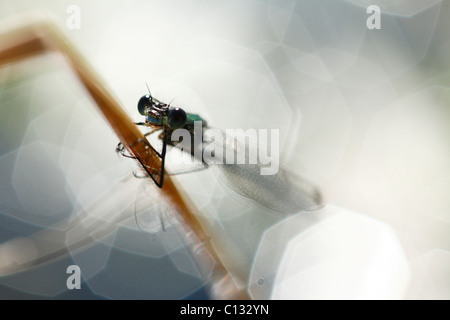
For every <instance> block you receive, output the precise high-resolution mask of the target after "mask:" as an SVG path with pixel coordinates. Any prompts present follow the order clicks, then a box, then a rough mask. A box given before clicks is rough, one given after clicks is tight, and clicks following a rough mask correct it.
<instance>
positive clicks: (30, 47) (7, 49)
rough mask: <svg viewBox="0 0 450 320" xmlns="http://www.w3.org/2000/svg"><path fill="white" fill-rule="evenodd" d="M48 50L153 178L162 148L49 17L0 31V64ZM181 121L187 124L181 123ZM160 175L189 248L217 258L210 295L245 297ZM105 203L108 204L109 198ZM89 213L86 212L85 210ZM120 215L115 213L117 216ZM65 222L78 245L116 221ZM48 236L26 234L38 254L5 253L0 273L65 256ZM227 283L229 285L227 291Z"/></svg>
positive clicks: (156, 111)
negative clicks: (191, 242)
mask: <svg viewBox="0 0 450 320" xmlns="http://www.w3.org/2000/svg"><path fill="white" fill-rule="evenodd" d="M47 52H56V53H58V54H60V56H61V57H62V58H63V59H64V61H65V62H66V63H67V64H68V66H69V67H70V68H71V69H72V71H73V73H74V75H75V76H76V77H77V78H78V80H79V81H80V83H81V84H82V85H83V86H84V87H85V88H86V90H87V93H88V94H89V95H90V96H91V97H92V99H93V101H94V102H95V104H96V106H97V108H98V110H99V111H100V113H101V114H102V115H103V117H104V120H105V122H107V123H109V125H110V126H111V128H112V129H113V130H114V132H115V133H116V135H117V137H118V138H119V140H120V142H121V144H122V146H123V148H124V149H126V150H127V151H128V152H129V154H130V156H132V157H133V158H134V159H136V160H137V161H138V162H139V164H140V165H141V166H142V167H143V168H144V169H145V170H146V171H147V172H150V173H151V174H154V175H156V177H158V172H159V173H161V172H164V158H165V157H164V156H165V154H164V152H162V153H158V152H156V150H155V149H154V148H153V147H152V146H151V145H150V143H149V142H148V141H147V139H146V138H145V136H144V135H143V134H142V133H141V132H140V131H139V129H138V128H137V127H136V125H135V124H134V123H133V122H132V121H131V120H130V119H129V117H128V116H127V114H126V113H125V112H124V111H123V110H122V108H121V107H120V105H119V103H118V102H117V101H116V100H115V99H114V97H113V96H112V94H111V93H110V92H109V90H108V89H107V88H106V86H105V85H104V84H103V81H101V80H100V78H99V77H98V76H97V74H96V73H95V72H94V71H93V69H92V68H91V67H90V66H89V64H88V63H87V61H85V59H84V58H83V57H82V56H81V54H80V53H78V51H77V50H76V48H75V47H73V46H72V45H71V44H70V41H69V40H68V39H67V38H66V37H65V36H64V34H63V33H62V32H61V31H60V30H59V29H58V28H57V27H55V26H54V25H53V24H52V23H51V22H49V21H46V20H37V21H31V22H27V23H26V24H25V25H23V24H22V23H20V25H19V26H17V25H16V26H15V28H14V29H12V30H10V31H9V32H6V33H4V34H2V35H0V66H2V65H6V64H10V63H14V62H18V61H21V60H24V59H26V58H29V57H31V56H36V55H40V54H44V53H47ZM141 105H143V106H144V110H145V109H146V108H147V109H148V110H147V111H148V112H150V113H151V115H152V116H153V117H151V118H150V119H148V118H147V120H150V121H151V122H152V123H153V125H154V126H156V127H160V128H163V129H164V128H170V130H173V129H174V128H177V127H179V126H183V112H181V111H179V109H178V110H175V111H172V109H170V107H168V106H166V105H164V104H161V103H160V102H159V101H157V100H153V99H150V100H149V99H147V101H146V102H145V103H144V104H141ZM184 125H186V124H185V123H184ZM166 133H167V131H166ZM95 138H96V137H93V139H95ZM93 146H95V143H93ZM160 176H161V179H159V180H158V179H155V180H157V181H159V186H160V187H161V191H160V193H159V194H158V196H160V197H164V199H165V201H166V202H167V203H169V204H170V205H171V206H172V207H173V208H174V209H175V210H176V212H177V216H179V218H180V219H181V221H183V228H185V229H186V230H185V231H186V234H190V235H195V239H197V240H196V241H197V243H198V244H199V246H196V248H194V249H192V253H193V254H194V255H195V256H196V257H197V258H198V259H199V260H202V259H203V258H205V257H206V256H208V257H212V258H213V259H214V260H215V264H214V267H213V270H212V271H211V274H210V283H211V287H212V289H211V290H212V292H213V294H215V295H216V296H217V297H222V298H223V297H225V296H226V297H227V298H237V297H240V298H244V299H248V298H249V296H248V294H247V292H246V291H245V290H241V289H240V288H238V287H237V286H236V285H235V283H234V282H233V280H232V278H231V276H230V274H229V273H228V270H227V269H226V268H225V265H224V264H223V263H222V261H221V259H220V258H219V254H218V253H217V250H216V249H215V248H214V246H213V244H212V240H211V238H210V237H209V235H208V234H207V233H206V231H205V229H204V228H203V227H202V225H201V224H200V222H199V221H198V219H197V217H196V216H195V214H194V212H193V211H195V210H196V209H195V208H194V207H192V206H191V207H188V206H187V204H186V202H185V200H184V199H183V197H182V195H181V194H180V193H179V191H178V189H177V187H176V186H175V184H174V183H173V182H172V181H171V179H170V177H166V179H165V180H164V186H163V185H162V177H163V175H162V174H160ZM155 182H156V181H155ZM121 193H122V192H120V190H119V192H118V195H120V194H121ZM124 200H126V199H124ZM104 204H105V205H106V204H107V202H106V203H104ZM87 216H89V215H88V214H87ZM123 218H124V217H120V218H119V217H118V220H119V219H120V220H121V219H123ZM94 220H95V219H94ZM118 220H116V221H118ZM63 226H64V230H65V234H75V235H76V237H75V238H76V240H75V242H74V243H73V246H72V248H77V249H80V248H84V247H85V246H87V245H89V244H91V242H92V239H95V238H96V237H97V236H98V237H103V236H105V235H107V234H108V233H109V232H110V231H111V230H113V229H114V221H113V222H112V223H110V224H108V225H105V224H103V225H102V224H99V223H98V222H96V223H89V224H87V225H85V224H84V223H80V220H79V219H70V221H65V222H64V223H63ZM52 236H54V234H53V233H52V230H51V229H50V230H44V231H42V234H41V233H38V234H37V235H36V236H35V237H34V236H30V237H28V238H29V239H32V240H29V241H32V242H33V243H36V246H37V247H39V248H42V250H41V251H40V252H39V253H38V254H36V256H33V257H31V258H29V259H26V261H21V262H18V261H16V260H14V257H12V258H11V257H9V256H8V257H9V258H11V259H13V260H11V261H9V260H8V259H6V258H5V259H2V260H4V261H2V262H4V264H5V266H6V269H4V270H0V274H9V273H15V272H18V271H23V270H27V269H29V268H31V267H34V266H37V265H41V264H43V263H46V262H49V261H53V260H55V259H58V258H60V257H63V256H65V255H67V253H68V250H67V248H66V245H67V244H66V243H65V242H64V241H63V242H57V243H55V244H54V245H51V246H48V243H47V242H45V241H44V242H43V243H41V242H42V241H41V239H44V238H47V237H49V238H52ZM56 238H57V237H56ZM2 245H3V244H2ZM5 246H6V247H8V246H9V244H8V243H7V244H5ZM199 248H204V249H206V252H207V253H208V255H205V254H204V253H205V251H204V250H203V251H202V254H198V253H197V252H200V251H199ZM202 255H203V256H202ZM222 288H227V290H223V289H222ZM229 288H231V289H230V290H229ZM222 294H223V295H222Z"/></svg>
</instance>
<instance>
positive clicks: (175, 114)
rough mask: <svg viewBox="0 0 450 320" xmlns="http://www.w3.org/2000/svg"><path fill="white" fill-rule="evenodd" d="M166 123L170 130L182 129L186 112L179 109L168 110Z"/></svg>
mask: <svg viewBox="0 0 450 320" xmlns="http://www.w3.org/2000/svg"><path fill="white" fill-rule="evenodd" d="M167 123H168V125H169V127H170V129H172V130H176V129H179V128H183V127H184V125H185V124H186V112H184V110H183V109H181V108H170V110H169V113H168V114H167Z"/></svg>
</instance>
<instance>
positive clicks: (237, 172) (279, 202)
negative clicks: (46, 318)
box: [116, 90, 323, 215]
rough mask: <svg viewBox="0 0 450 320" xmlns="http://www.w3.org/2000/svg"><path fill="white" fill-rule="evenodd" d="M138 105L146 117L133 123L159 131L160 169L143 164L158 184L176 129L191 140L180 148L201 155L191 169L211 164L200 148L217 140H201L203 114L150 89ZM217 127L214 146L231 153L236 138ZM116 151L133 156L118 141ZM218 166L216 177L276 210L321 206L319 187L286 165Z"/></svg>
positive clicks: (173, 145) (205, 127) (290, 211)
mask: <svg viewBox="0 0 450 320" xmlns="http://www.w3.org/2000/svg"><path fill="white" fill-rule="evenodd" d="M137 109H138V112H139V113H140V114H141V115H143V116H145V121H144V122H137V123H135V124H136V125H141V126H147V127H151V128H152V130H151V131H149V132H148V133H146V134H145V136H146V137H148V136H150V135H152V134H154V133H155V132H157V131H162V133H161V134H159V135H158V138H159V140H160V141H161V142H162V151H161V152H158V151H156V150H155V149H154V148H153V146H152V148H153V152H154V153H156V154H157V155H158V157H160V159H161V163H162V165H161V167H160V169H159V170H155V168H153V167H151V166H144V169H145V170H146V171H147V173H148V174H149V176H150V177H151V178H152V179H153V181H154V182H155V183H156V185H157V186H159V187H162V184H163V178H164V174H165V170H164V167H165V158H166V154H167V153H166V152H167V149H168V148H167V146H170V147H171V148H176V147H178V144H177V143H175V142H174V141H172V139H170V137H171V136H172V133H173V132H174V131H175V130H177V129H184V130H186V131H187V132H188V137H189V138H190V140H189V141H190V143H188V144H187V145H186V143H185V144H183V148H182V150H183V152H185V153H189V154H190V156H191V157H198V158H200V159H198V160H200V164H201V165H200V166H196V167H194V168H193V169H192V170H191V171H196V170H200V169H206V168H208V167H209V166H210V164H209V163H208V162H207V161H205V159H204V157H203V154H204V152H203V151H204V150H205V148H206V147H207V146H208V144H214V143H215V142H216V141H213V142H208V143H206V144H204V143H203V140H204V138H205V135H206V134H207V130H208V128H209V127H208V124H207V122H206V121H205V120H204V119H203V118H202V117H200V116H199V115H197V114H190V113H186V112H185V111H184V110H183V109H181V108H173V107H171V106H170V104H166V103H163V102H161V101H159V100H158V99H156V98H154V97H152V95H151V93H150V90H149V94H147V95H144V96H142V97H141V98H140V99H139V101H138V103H137ZM195 122H200V123H201V124H202V126H201V130H200V133H201V138H200V139H195V137H194V136H195V134H196V132H195ZM217 130H218V129H217ZM219 131H220V134H221V135H223V136H225V143H223V144H222V145H221V146H217V147H218V148H220V149H222V150H221V151H222V153H221V154H222V155H223V156H224V155H225V153H226V152H225V149H227V148H229V149H231V150H233V153H234V154H236V153H237V151H236V149H237V146H236V141H235V140H234V139H233V138H232V137H227V136H226V134H225V133H224V132H223V131H221V130H219ZM207 140H209V139H207ZM149 145H150V146H151V145H152V144H150V143H149ZM116 151H117V152H120V153H121V154H122V155H123V156H125V157H129V158H135V157H134V156H131V155H129V154H127V153H126V152H125V149H124V147H123V145H122V144H121V143H119V144H118V146H117V148H116ZM245 152H246V153H247V154H246V155H245V158H248V157H249V155H248V152H250V151H249V150H248V149H245ZM217 167H218V168H219V171H220V175H219V179H220V180H221V181H222V182H223V183H224V184H225V185H227V186H228V187H229V188H230V189H231V190H233V191H234V192H236V193H238V194H240V195H241V196H243V197H245V198H247V199H251V200H253V201H254V202H255V203H257V204H258V205H261V206H263V207H265V208H267V209H269V210H272V211H274V212H276V213H281V214H284V215H286V214H294V213H298V212H300V211H311V210H316V209H318V208H320V207H321V206H323V199H322V195H321V192H320V191H319V189H318V188H317V187H316V186H315V185H313V184H312V183H311V182H309V181H307V180H306V179H303V178H302V177H299V176H296V175H295V174H293V173H292V172H290V171H288V170H287V169H285V168H280V170H278V172H277V173H276V174H274V175H261V174H260V172H261V170H260V169H261V165H260V164H258V163H256V164H250V163H244V164H237V163H232V164H227V163H226V161H221V164H218V165H217ZM182 172H186V171H182ZM135 176H137V175H135Z"/></svg>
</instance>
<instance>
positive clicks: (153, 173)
mask: <svg viewBox="0 0 450 320" xmlns="http://www.w3.org/2000/svg"><path fill="white" fill-rule="evenodd" d="M137 109H138V111H139V113H140V114H141V115H143V116H145V121H144V122H135V124H136V125H139V126H146V127H150V128H152V130H151V131H149V132H148V133H146V134H145V135H144V136H146V137H147V136H149V135H151V134H154V133H155V132H158V131H162V132H161V133H160V134H159V139H160V140H161V141H162V149H161V151H158V150H156V148H154V147H153V146H152V144H149V147H150V148H151V149H152V152H153V153H155V154H156V155H157V156H158V157H159V158H160V159H161V165H160V166H158V167H153V166H148V165H146V166H144V169H145V171H146V172H147V173H148V175H149V176H150V177H151V178H152V179H153V181H154V182H155V184H156V185H157V186H158V187H160V188H161V187H162V185H163V181H164V169H165V158H166V151H167V145H170V146H172V147H173V146H175V143H174V142H173V141H172V140H171V139H170V137H171V135H172V133H173V132H174V131H175V130H177V129H181V128H183V129H185V130H187V131H188V132H189V134H190V135H192V136H193V135H194V122H195V121H202V122H203V123H204V124H205V125H206V121H205V120H203V119H202V118H201V117H200V116H198V115H196V114H187V113H186V112H185V111H184V110H183V109H182V108H178V107H171V105H170V104H166V103H164V102H161V101H160V100H158V99H156V98H154V97H153V96H152V95H151V93H150V90H149V94H146V95H143V96H142V97H141V98H140V99H139V101H138V104H137ZM191 141H192V147H193V146H194V144H193V143H194V139H191ZM116 151H117V152H119V153H121V154H122V155H123V156H125V157H128V158H133V159H136V157H135V156H132V155H129V154H128V153H127V152H126V150H125V147H124V145H123V144H122V143H119V144H118V145H117V147H116ZM191 151H192V155H193V154H194V149H193V148H191ZM136 176H137V175H136Z"/></svg>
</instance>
